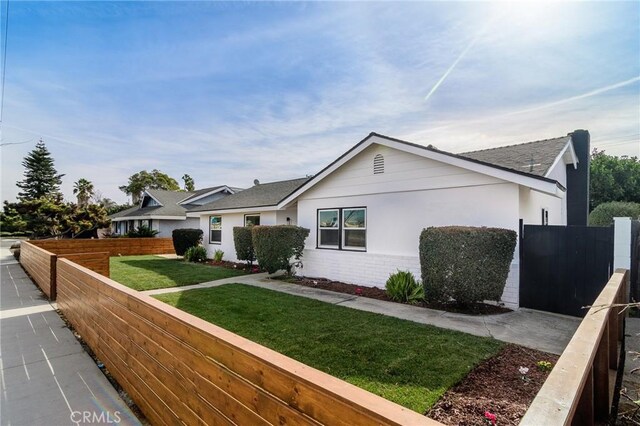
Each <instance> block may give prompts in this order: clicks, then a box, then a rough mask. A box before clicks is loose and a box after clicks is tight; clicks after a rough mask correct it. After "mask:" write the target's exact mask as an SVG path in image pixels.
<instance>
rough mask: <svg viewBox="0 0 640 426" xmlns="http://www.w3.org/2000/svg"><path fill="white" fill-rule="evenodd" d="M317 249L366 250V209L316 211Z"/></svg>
mask: <svg viewBox="0 0 640 426" xmlns="http://www.w3.org/2000/svg"><path fill="white" fill-rule="evenodd" d="M318 247H319V248H331V249H339V250H362V251H364V250H366V248H367V209H366V208H364V207H353V208H343V209H325V210H318Z"/></svg>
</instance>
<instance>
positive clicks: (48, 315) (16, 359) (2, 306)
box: [0, 242, 140, 426]
mask: <svg viewBox="0 0 640 426" xmlns="http://www.w3.org/2000/svg"><path fill="white" fill-rule="evenodd" d="M4 243H5V242H3V247H2V250H1V252H0V281H1V285H0V381H1V388H2V397H1V399H0V425H3V426H4V425H7V426H9V425H10V426H17V425H77V424H80V425H84V424H110V425H113V424H120V425H139V424H140V422H139V421H138V419H137V418H136V417H135V416H134V415H133V413H132V412H131V410H129V408H128V407H127V405H126V404H125V403H124V401H122V399H121V398H120V397H119V396H118V393H117V392H116V390H115V389H114V388H113V386H111V384H110V383H109V381H108V380H107V379H106V377H105V376H104V375H103V374H102V372H101V371H100V369H99V368H98V367H97V366H96V364H95V362H94V361H93V359H91V357H90V356H89V355H88V354H87V353H86V352H85V351H84V349H83V348H82V346H81V345H80V344H79V343H78V341H77V340H76V338H75V337H74V336H73V334H72V333H71V330H69V329H68V328H66V326H65V324H64V322H63V321H62V319H61V318H60V316H59V315H58V314H57V313H56V312H55V310H54V308H53V306H52V305H51V304H50V303H49V302H48V301H47V300H46V299H44V297H43V296H42V293H41V292H40V291H39V290H38V288H37V287H36V286H35V284H33V283H32V282H31V280H30V279H29V277H28V276H27V275H26V274H25V272H24V270H23V269H22V267H21V266H20V265H19V264H18V263H17V262H16V261H15V260H14V258H13V256H11V255H10V254H9V253H8V250H7V247H4V245H5V244H4Z"/></svg>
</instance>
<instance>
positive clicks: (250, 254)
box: [233, 226, 256, 267]
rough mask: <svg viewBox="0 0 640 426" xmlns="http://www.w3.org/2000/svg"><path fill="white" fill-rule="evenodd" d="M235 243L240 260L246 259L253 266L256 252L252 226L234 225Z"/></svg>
mask: <svg viewBox="0 0 640 426" xmlns="http://www.w3.org/2000/svg"><path fill="white" fill-rule="evenodd" d="M233 244H234V245H235V247H236V257H237V258H238V260H244V261H245V262H247V265H249V267H251V266H252V265H253V262H254V260H256V253H255V251H254V250H253V238H252V236H251V227H248V226H234V227H233Z"/></svg>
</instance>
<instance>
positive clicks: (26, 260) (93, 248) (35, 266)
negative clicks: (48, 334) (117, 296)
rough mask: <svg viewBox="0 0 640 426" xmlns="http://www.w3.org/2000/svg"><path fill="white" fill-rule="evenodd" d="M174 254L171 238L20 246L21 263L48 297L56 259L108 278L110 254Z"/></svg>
mask: <svg viewBox="0 0 640 426" xmlns="http://www.w3.org/2000/svg"><path fill="white" fill-rule="evenodd" d="M142 254H175V250H174V248H173V240H172V239H171V238H106V239H99V240H30V241H23V242H22V244H21V245H20V263H21V264H22V266H23V267H24V269H25V270H26V271H27V272H28V273H29V275H31V276H32V277H33V279H34V281H35V282H36V284H38V286H39V287H40V288H41V289H42V291H43V292H44V294H46V295H47V297H48V298H49V299H50V300H55V299H56V294H57V291H56V264H57V259H59V258H67V259H71V260H72V261H73V262H75V263H77V264H79V265H82V266H84V267H86V268H89V269H91V270H92V271H95V272H97V273H99V274H102V275H104V276H105V277H108V276H109V274H110V270H109V257H111V256H118V255H122V256H131V255H142Z"/></svg>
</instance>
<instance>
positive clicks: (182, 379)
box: [57, 259, 440, 426]
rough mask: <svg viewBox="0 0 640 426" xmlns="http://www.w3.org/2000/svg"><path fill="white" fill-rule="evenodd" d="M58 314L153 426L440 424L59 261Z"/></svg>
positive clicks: (67, 262) (68, 261)
mask: <svg viewBox="0 0 640 426" xmlns="http://www.w3.org/2000/svg"><path fill="white" fill-rule="evenodd" d="M57 282H58V288H59V296H58V306H59V307H60V309H61V310H62V311H63V312H64V314H65V315H66V316H67V318H68V319H69V321H70V322H71V323H72V324H73V325H74V327H75V328H76V330H77V331H78V333H80V335H81V336H83V337H84V338H85V340H86V342H87V344H88V345H89V346H90V347H91V348H92V349H93V350H94V351H95V353H96V355H97V356H98V357H99V358H100V360H101V361H102V362H103V363H104V364H105V366H106V367H107V369H108V370H109V371H110V372H111V374H113V376H114V377H115V378H116V380H118V382H119V383H120V384H121V385H122V387H123V388H124V389H125V390H126V391H127V392H128V393H129V394H130V395H131V396H132V398H133V399H134V401H136V403H137V404H138V406H139V407H140V409H141V410H142V411H143V412H144V413H145V415H146V416H147V417H148V418H149V419H150V420H151V421H152V423H153V424H181V423H184V424H210V425H231V424H237V425H249V424H250V425H270V424H272V425H320V424H331V425H371V424H379V425H409V424H410V425H431V426H435V425H440V423H438V422H436V421H434V420H431V419H429V418H427V417H424V416H422V415H420V414H418V413H415V412H413V411H411V410H408V409H406V408H404V407H401V406H399V405H397V404H394V403H392V402H390V401H387V400H385V399H383V398H381V397H378V396H376V395H373V394H371V393H369V392H367V391H364V390H362V389H360V388H357V387H355V386H353V385H351V384H349V383H346V382H344V381H342V380H339V379H337V378H335V377H332V376H330V375H328V374H325V373H322V372H320V371H318V370H315V369H313V368H311V367H309V366H306V365H304V364H302V363H300V362H297V361H295V360H293V359H290V358H288V357H286V356H284V355H282V354H279V353H277V352H274V351H272V350H270V349H268V348H265V347H263V346H260V345H258V344H256V343H254V342H251V341H249V340H247V339H245V338H243V337H240V336H238V335H235V334H233V333H231V332H229V331H227V330H224V329H222V328H220V327H217V326H215V325H213V324H210V323H208V322H206V321H203V320H201V319H199V318H197V317H194V316H192V315H190V314H187V313H186V312H183V311H180V310H179V309H176V308H174V307H172V306H169V305H167V304H164V303H162V302H160V301H158V300H156V299H153V298H151V297H149V296H146V295H144V294H140V293H137V292H135V291H133V290H131V289H129V288H127V287H125V286H122V285H120V284H118V283H116V282H114V281H112V280H110V279H108V278H106V277H104V276H101V275H99V274H97V273H95V272H93V271H91V270H89V269H87V268H84V267H82V266H80V265H77V264H75V263H73V262H71V261H70V260H69V259H59V260H58V266H57Z"/></svg>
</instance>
